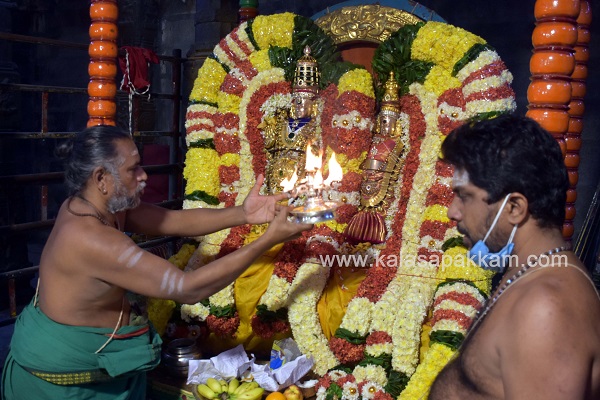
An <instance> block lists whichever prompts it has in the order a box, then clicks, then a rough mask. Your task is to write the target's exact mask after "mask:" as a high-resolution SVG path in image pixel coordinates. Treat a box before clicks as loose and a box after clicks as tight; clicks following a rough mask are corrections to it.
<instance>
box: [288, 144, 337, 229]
mask: <svg viewBox="0 0 600 400" xmlns="http://www.w3.org/2000/svg"><path fill="white" fill-rule="evenodd" d="M322 157H323V151H322V150H321V151H319V154H318V155H315V154H314V153H313V152H312V150H311V144H310V143H308V144H307V146H306V166H305V168H304V170H305V171H306V176H305V178H304V179H302V180H300V181H298V175H297V172H296V171H294V174H293V175H292V177H291V178H289V179H287V178H286V179H284V180H283V181H282V182H281V187H283V190H284V191H285V192H287V193H289V194H290V196H291V197H290V200H289V203H288V204H292V203H296V202H297V201H298V202H299V203H300V204H299V205H297V206H296V207H294V208H293V209H292V210H291V211H290V215H291V216H292V218H293V219H294V222H297V223H306V224H315V223H317V222H324V221H329V220H331V219H335V218H336V209H337V208H338V206H339V205H340V203H339V202H337V201H325V200H323V191H324V190H325V189H334V190H337V188H338V187H339V186H340V181H341V180H342V176H343V172H342V167H341V166H340V164H338V162H337V160H336V159H335V153H332V155H331V158H330V159H329V163H328V167H329V175H328V177H327V179H325V180H323V174H322V173H321V166H322V161H321V160H322Z"/></svg>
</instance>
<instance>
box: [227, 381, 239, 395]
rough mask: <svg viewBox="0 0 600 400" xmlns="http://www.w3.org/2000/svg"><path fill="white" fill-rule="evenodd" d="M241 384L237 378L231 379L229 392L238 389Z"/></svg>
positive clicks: (228, 387)
mask: <svg viewBox="0 0 600 400" xmlns="http://www.w3.org/2000/svg"><path fill="white" fill-rule="evenodd" d="M239 386H240V381H239V380H238V379H237V378H233V379H232V380H230V381H229V385H228V386H227V393H233V392H235V389H237V388H238V387H239Z"/></svg>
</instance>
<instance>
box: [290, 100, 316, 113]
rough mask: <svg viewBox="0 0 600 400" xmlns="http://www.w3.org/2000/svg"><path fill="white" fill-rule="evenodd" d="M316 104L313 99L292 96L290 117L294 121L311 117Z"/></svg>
mask: <svg viewBox="0 0 600 400" xmlns="http://www.w3.org/2000/svg"><path fill="white" fill-rule="evenodd" d="M313 104H314V98H313V97H301V96H292V109H291V110H290V117H291V118H294V119H299V118H305V117H310V111H311V109H312V107H313Z"/></svg>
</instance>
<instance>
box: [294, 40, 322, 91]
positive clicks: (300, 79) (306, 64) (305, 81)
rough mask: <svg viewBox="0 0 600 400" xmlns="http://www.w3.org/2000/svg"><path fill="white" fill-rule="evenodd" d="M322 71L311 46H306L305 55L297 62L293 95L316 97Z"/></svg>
mask: <svg viewBox="0 0 600 400" xmlns="http://www.w3.org/2000/svg"><path fill="white" fill-rule="evenodd" d="M320 80H321V72H320V71H319V64H318V63H317V60H316V59H315V58H314V57H313V56H311V55H310V47H308V46H306V47H305V48H304V55H303V56H302V57H300V59H299V60H298V62H297V63H296V72H295V73H294V83H293V85H292V92H293V93H292V95H293V96H297V97H311V98H312V97H314V96H315V95H316V94H317V93H319V82H320Z"/></svg>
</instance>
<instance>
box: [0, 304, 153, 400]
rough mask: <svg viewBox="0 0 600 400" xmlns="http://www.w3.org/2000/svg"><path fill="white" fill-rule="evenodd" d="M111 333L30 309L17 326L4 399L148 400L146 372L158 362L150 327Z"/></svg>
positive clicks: (5, 374) (4, 376)
mask: <svg viewBox="0 0 600 400" xmlns="http://www.w3.org/2000/svg"><path fill="white" fill-rule="evenodd" d="M111 333H112V329H107V328H91V327H81V326H69V325H63V324H59V323H56V322H54V321H52V320H51V319H50V318H48V317H47V316H46V315H45V314H44V313H43V312H42V311H41V310H40V309H39V308H38V307H34V306H33V305H32V304H30V305H28V306H27V307H25V309H24V310H23V312H22V313H21V314H20V315H19V317H18V318H17V321H16V322H15V330H14V334H13V337H12V341H11V344H10V352H9V354H8V357H7V359H6V363H5V365H4V371H3V373H2V399H3V400H22V399H32V400H35V399H49V400H59V399H60V400H67V399H77V400H81V399H94V400H103V399H106V400H109V399H110V400H124V399H127V400H144V399H145V398H146V371H148V370H150V369H152V368H154V367H156V366H157V365H158V363H159V362H160V349H161V343H162V341H161V339H160V336H159V335H158V334H157V333H156V332H155V331H154V330H153V328H152V326H151V325H142V326H123V327H121V328H120V329H119V330H117V332H116V333H115V336H114V338H113V339H112V340H111V341H110V342H109V343H108V345H107V346H106V347H104V348H103V349H102V351H100V352H99V353H97V354H95V351H96V350H98V349H99V348H100V347H102V345H103V344H105V343H106V341H107V339H108V338H109V337H110V336H111Z"/></svg>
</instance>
